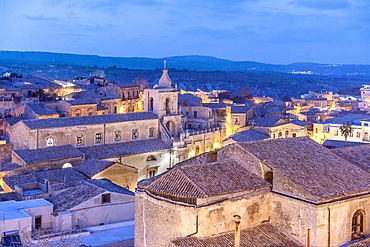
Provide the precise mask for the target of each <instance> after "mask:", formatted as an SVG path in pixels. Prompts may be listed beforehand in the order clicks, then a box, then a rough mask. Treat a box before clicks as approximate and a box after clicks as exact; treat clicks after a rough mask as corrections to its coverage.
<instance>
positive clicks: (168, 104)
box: [164, 98, 171, 114]
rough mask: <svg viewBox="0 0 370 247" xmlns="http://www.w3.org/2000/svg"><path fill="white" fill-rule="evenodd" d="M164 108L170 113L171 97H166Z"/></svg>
mask: <svg viewBox="0 0 370 247" xmlns="http://www.w3.org/2000/svg"><path fill="white" fill-rule="evenodd" d="M164 109H165V111H166V114H170V113H171V109H170V99H169V98H166V101H165V103H164Z"/></svg>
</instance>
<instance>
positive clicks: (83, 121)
mask: <svg viewBox="0 0 370 247" xmlns="http://www.w3.org/2000/svg"><path fill="white" fill-rule="evenodd" d="M148 119H158V117H157V115H155V114H154V113H152V112H132V113H126V114H109V115H98V116H84V117H63V118H46V119H31V120H22V122H23V123H24V124H25V125H27V126H28V127H29V128H30V129H48V128H58V127H66V126H77V125H90V124H104V123H117V122H128V121H138V120H148Z"/></svg>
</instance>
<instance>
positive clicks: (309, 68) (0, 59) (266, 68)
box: [0, 51, 370, 77]
mask: <svg viewBox="0 0 370 247" xmlns="http://www.w3.org/2000/svg"><path fill="white" fill-rule="evenodd" d="M164 59H166V60H167V64H168V67H169V68H171V69H176V70H189V71H241V72H249V73H271V72H275V73H289V74H302V75H310V74H316V75H346V76H351V75H353V76H359V77H370V65H359V64H318V63H293V64H288V65H274V64H264V63H257V62H251V61H242V62H236V61H231V60H227V59H219V58H215V57H209V56H174V57H166V58H145V57H102V56H96V55H76V54H63V53H51V52H18V51H0V65H1V64H26V65H71V66H89V67H94V66H95V67H100V68H101V67H103V68H108V67H116V68H127V69H131V70H156V69H161V68H162V65H163V60H164Z"/></svg>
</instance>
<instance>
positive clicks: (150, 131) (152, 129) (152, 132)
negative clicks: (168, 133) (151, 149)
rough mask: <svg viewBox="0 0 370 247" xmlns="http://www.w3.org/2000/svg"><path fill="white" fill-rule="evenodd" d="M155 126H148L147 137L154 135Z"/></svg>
mask: <svg viewBox="0 0 370 247" xmlns="http://www.w3.org/2000/svg"><path fill="white" fill-rule="evenodd" d="M154 133H155V128H154V127H150V128H149V138H153V137H155V134H154Z"/></svg>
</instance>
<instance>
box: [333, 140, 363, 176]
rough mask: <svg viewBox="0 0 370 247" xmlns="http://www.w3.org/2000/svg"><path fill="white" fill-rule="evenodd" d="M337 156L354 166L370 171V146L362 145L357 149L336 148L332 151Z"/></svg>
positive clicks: (356, 147)
mask: <svg viewBox="0 0 370 247" xmlns="http://www.w3.org/2000/svg"><path fill="white" fill-rule="evenodd" d="M331 151H332V152H333V153H335V154H336V155H338V156H340V157H342V158H343V159H345V160H348V161H349V162H351V163H352V164H355V165H356V166H358V167H360V168H362V169H364V170H365V171H370V145H369V144H367V145H361V146H355V147H349V146H347V147H345V148H336V149H332V150H331Z"/></svg>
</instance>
